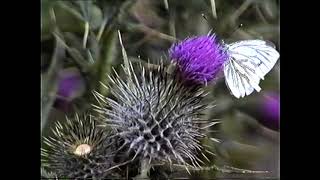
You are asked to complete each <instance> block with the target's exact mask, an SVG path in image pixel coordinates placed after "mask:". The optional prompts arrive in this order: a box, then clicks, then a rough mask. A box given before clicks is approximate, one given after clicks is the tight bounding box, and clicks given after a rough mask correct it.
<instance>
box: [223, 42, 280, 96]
mask: <svg viewBox="0 0 320 180" xmlns="http://www.w3.org/2000/svg"><path fill="white" fill-rule="evenodd" d="M227 47H228V53H229V56H230V57H229V60H228V61H227V62H226V63H225V64H224V74H225V78H226V84H227V86H228V87H229V89H230V90H231V92H232V94H233V95H234V96H235V97H237V98H239V97H244V96H245V95H249V94H251V93H252V92H253V90H254V89H255V90H256V91H260V90H261V88H260V87H259V82H260V79H264V76H265V75H266V74H267V73H268V72H269V71H270V70H271V69H272V68H273V66H274V65H275V63H276V62H277V60H278V58H279V56H280V55H279V53H278V52H277V51H276V50H275V49H274V47H272V46H271V45H270V44H268V43H267V42H266V41H262V40H245V41H240V42H236V43H232V44H230V45H227Z"/></svg>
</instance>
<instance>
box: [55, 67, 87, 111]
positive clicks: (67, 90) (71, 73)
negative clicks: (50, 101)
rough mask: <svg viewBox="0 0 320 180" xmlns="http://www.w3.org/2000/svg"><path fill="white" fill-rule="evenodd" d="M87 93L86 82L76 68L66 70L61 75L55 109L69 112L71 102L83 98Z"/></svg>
mask: <svg viewBox="0 0 320 180" xmlns="http://www.w3.org/2000/svg"><path fill="white" fill-rule="evenodd" d="M84 91H85V85H84V80H83V78H82V77H81V74H80V72H79V71H78V70H77V69H75V68H68V69H64V70H62V71H61V72H60V73H59V80H58V90H57V99H56V102H55V107H57V108H59V109H61V110H64V111H68V110H69V109H70V104H71V101H72V100H74V99H75V98H77V97H80V96H82V94H83V93H84Z"/></svg>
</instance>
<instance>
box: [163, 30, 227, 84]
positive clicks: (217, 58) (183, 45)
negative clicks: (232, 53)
mask: <svg viewBox="0 0 320 180" xmlns="http://www.w3.org/2000/svg"><path fill="white" fill-rule="evenodd" d="M169 56H170V59H171V60H172V61H173V62H176V63H177V65H178V68H179V72H180V74H181V76H182V78H183V79H184V80H186V81H190V82H192V83H198V84H206V83H207V82H209V81H211V80H213V79H214V78H215V77H216V76H217V74H218V73H219V72H220V70H221V69H222V67H223V63H224V62H225V61H226V60H227V59H228V55H227V53H226V51H225V50H224V48H223V46H222V45H220V44H219V42H218V41H217V38H216V36H215V35H203V36H198V37H192V38H188V39H186V40H184V41H182V42H180V43H177V44H173V45H172V46H171V48H170V49H169Z"/></svg>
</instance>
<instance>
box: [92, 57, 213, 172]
mask: <svg viewBox="0 0 320 180" xmlns="http://www.w3.org/2000/svg"><path fill="white" fill-rule="evenodd" d="M140 65H141V64H140ZM124 70H125V71H127V70H128V69H124ZM130 72H131V74H132V78H128V81H124V80H122V79H121V78H120V77H119V76H118V75H117V73H115V74H116V76H114V77H109V79H110V84H108V86H109V91H110V93H111V94H112V95H113V97H114V98H112V99H111V98H108V97H104V96H102V95H100V94H99V93H95V96H96V98H97V100H98V101H99V103H100V104H99V105H97V106H95V107H96V111H97V112H99V114H101V116H102V117H101V118H102V119H103V120H104V123H105V125H108V126H111V127H113V130H114V134H116V135H117V136H118V137H119V138H120V139H121V140H122V145H121V147H120V148H119V151H124V152H126V154H128V156H131V157H130V159H132V160H136V159H138V160H146V159H147V160H148V162H149V163H154V162H159V161H165V162H169V163H174V162H175V163H178V164H183V165H192V166H200V165H199V163H198V162H201V160H200V159H199V158H198V157H197V152H199V151H201V150H202V146H201V144H200V141H199V139H200V138H202V137H204V136H205V135H204V134H202V132H201V128H200V125H199V124H200V123H203V122H205V121H203V120H202V119H201V113H202V111H203V110H204V109H205V108H207V105H205V104H202V99H203V97H204V96H205V94H204V92H203V91H202V89H201V88H198V87H199V86H194V87H186V86H184V85H183V84H182V83H179V82H177V81H176V79H174V77H172V76H171V75H170V74H168V73H167V72H166V71H165V68H164V66H163V65H160V66H159V67H158V69H157V70H155V71H150V70H148V71H146V70H145V68H144V67H142V66H140V68H139V69H138V71H137V72H140V74H139V75H136V74H135V72H134V69H133V67H132V64H131V63H130Z"/></svg>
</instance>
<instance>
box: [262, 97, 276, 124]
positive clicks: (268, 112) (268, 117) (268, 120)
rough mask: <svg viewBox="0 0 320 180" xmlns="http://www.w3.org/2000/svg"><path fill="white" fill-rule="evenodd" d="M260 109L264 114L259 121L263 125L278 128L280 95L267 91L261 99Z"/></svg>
mask: <svg viewBox="0 0 320 180" xmlns="http://www.w3.org/2000/svg"><path fill="white" fill-rule="evenodd" d="M261 111H262V114H263V116H264V118H263V121H262V122H261V123H262V124H264V125H265V126H267V127H269V128H271V129H274V130H278V129H279V126H280V97H279V95H278V94H276V93H273V92H269V93H266V94H265V95H264V96H263V98H262V99H261Z"/></svg>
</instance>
